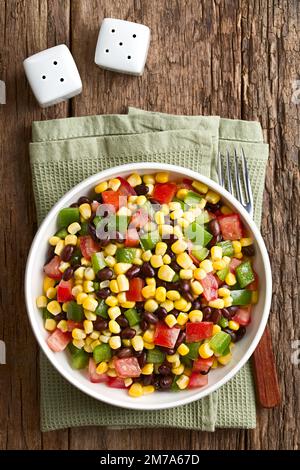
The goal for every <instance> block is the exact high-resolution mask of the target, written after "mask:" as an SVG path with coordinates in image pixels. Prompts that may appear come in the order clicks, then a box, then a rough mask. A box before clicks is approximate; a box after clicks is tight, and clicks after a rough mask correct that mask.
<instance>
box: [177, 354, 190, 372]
mask: <svg viewBox="0 0 300 470" xmlns="http://www.w3.org/2000/svg"><path fill="white" fill-rule="evenodd" d="M180 361H181V363H182V364H183V365H184V366H185V367H187V368H188V369H191V368H192V367H193V361H192V359H190V358H189V357H188V356H187V355H186V356H181V358H180Z"/></svg>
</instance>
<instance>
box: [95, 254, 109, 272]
mask: <svg viewBox="0 0 300 470" xmlns="http://www.w3.org/2000/svg"><path fill="white" fill-rule="evenodd" d="M92 266H93V270H94V271H95V273H97V272H98V271H100V269H103V268H105V266H106V262H105V259H104V254H103V251H99V252H98V253H93V254H92Z"/></svg>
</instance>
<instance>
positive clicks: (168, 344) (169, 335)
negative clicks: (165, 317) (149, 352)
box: [154, 322, 180, 348]
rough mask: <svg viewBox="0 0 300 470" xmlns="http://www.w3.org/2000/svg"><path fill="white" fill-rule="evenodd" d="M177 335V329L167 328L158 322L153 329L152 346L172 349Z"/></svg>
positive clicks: (178, 330)
mask: <svg viewBox="0 0 300 470" xmlns="http://www.w3.org/2000/svg"><path fill="white" fill-rule="evenodd" d="M179 333H180V329H179V328H175V327H173V328H169V327H168V325H166V324H165V323H163V322H159V323H157V324H156V328H155V333H154V344H156V345H158V346H163V347H165V348H174V346H175V344H176V341H177V338H178V336H179Z"/></svg>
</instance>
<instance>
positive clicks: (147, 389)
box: [143, 385, 155, 395]
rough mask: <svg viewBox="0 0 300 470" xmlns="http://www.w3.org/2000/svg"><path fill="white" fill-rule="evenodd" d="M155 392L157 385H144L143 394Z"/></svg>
mask: <svg viewBox="0 0 300 470" xmlns="http://www.w3.org/2000/svg"><path fill="white" fill-rule="evenodd" d="M153 392H155V387H154V386H153V385H145V386H143V395H150V393H153Z"/></svg>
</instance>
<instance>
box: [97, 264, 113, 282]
mask: <svg viewBox="0 0 300 470" xmlns="http://www.w3.org/2000/svg"><path fill="white" fill-rule="evenodd" d="M113 276H114V272H113V270H112V269H111V268H108V267H107V266H106V267H105V268H102V269H100V271H98V272H97V274H96V278H97V279H98V281H109V280H110V279H112V278H113Z"/></svg>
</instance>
